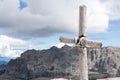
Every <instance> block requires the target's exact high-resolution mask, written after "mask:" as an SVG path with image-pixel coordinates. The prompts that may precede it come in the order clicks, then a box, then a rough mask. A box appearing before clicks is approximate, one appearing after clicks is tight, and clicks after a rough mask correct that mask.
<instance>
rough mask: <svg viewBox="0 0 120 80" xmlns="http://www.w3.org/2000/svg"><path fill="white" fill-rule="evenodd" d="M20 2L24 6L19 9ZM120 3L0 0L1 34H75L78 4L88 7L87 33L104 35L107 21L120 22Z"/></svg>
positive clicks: (109, 1)
mask: <svg viewBox="0 0 120 80" xmlns="http://www.w3.org/2000/svg"><path fill="white" fill-rule="evenodd" d="M20 1H24V2H26V4H27V6H26V7H25V8H22V9H20ZM119 3H120V1H119V0H116V1H114V0H95V1H90V0H69V1H67V0H35V1H33V0H10V1H9V0H0V31H1V32H0V33H1V34H5V35H10V36H14V37H18V36H19V37H21V38H31V37H45V36H50V35H52V34H55V33H65V32H66V33H78V15H79V14H78V12H79V11H78V10H79V9H78V8H79V5H81V4H85V5H87V8H88V10H87V11H88V16H87V32H89V33H99V32H104V31H106V30H107V29H108V22H109V19H120V16H119V11H120V5H119ZM109 17H110V18H109ZM23 35H24V36H23Z"/></svg>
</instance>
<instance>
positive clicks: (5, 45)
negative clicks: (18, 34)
mask: <svg viewBox="0 0 120 80" xmlns="http://www.w3.org/2000/svg"><path fill="white" fill-rule="evenodd" d="M27 44H28V43H27V42H26V41H24V40H21V39H15V38H11V37H8V36H4V35H0V57H7V58H16V57H19V56H20V54H21V53H22V52H23V51H24V50H22V48H23V47H24V46H26V45H27Z"/></svg>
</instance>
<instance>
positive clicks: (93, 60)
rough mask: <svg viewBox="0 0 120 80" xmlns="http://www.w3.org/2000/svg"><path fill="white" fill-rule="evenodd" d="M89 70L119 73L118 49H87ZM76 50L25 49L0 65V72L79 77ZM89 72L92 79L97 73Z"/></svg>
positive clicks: (29, 77)
mask: <svg viewBox="0 0 120 80" xmlns="http://www.w3.org/2000/svg"><path fill="white" fill-rule="evenodd" d="M87 52H88V65H89V72H98V75H101V76H99V77H106V74H107V77H116V76H120V62H119V61H120V48H117V47H103V48H101V49H97V48H88V51H87ZM78 60H79V52H78V48H77V47H70V46H66V45H65V46H64V47H62V48H57V47H51V48H50V49H48V50H41V51H39V50H27V51H25V52H24V53H23V54H22V55H21V57H19V58H16V59H14V60H10V62H9V63H8V64H7V65H1V66H0V75H8V76H10V77H12V78H15V79H16V80H17V79H18V80H35V79H41V78H42V79H44V78H46V79H48V78H60V77H66V78H72V80H79V74H78V73H79V66H78ZM98 75H97V74H96V75H94V76H93V75H91V74H89V78H90V79H91V80H92V77H91V76H93V77H94V78H97V76H98Z"/></svg>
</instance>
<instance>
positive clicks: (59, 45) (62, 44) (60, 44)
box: [55, 43, 65, 48]
mask: <svg viewBox="0 0 120 80" xmlns="http://www.w3.org/2000/svg"><path fill="white" fill-rule="evenodd" d="M64 45H65V44H64V43H59V44H56V45H55V46H56V47H57V48H61V47H63V46H64Z"/></svg>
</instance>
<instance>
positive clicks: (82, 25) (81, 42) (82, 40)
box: [60, 5, 102, 80]
mask: <svg viewBox="0 0 120 80" xmlns="http://www.w3.org/2000/svg"><path fill="white" fill-rule="evenodd" d="M85 29H86V6H85V5H82V6H80V17H79V37H78V39H77V40H75V39H70V38H64V37H60V41H61V42H64V43H75V44H77V46H78V48H79V53H80V54H79V74H80V80H88V64H87V50H86V46H90V47H96V48H101V47H102V43H99V42H93V41H87V40H86V37H85V36H86V34H85Z"/></svg>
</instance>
